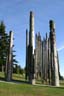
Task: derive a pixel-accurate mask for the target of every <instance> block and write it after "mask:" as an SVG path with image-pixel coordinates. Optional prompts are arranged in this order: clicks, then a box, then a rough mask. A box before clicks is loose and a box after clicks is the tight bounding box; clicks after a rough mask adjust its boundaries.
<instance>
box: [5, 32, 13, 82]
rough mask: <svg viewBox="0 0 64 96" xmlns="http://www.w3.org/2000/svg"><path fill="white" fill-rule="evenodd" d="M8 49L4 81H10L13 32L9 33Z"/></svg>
mask: <svg viewBox="0 0 64 96" xmlns="http://www.w3.org/2000/svg"><path fill="white" fill-rule="evenodd" d="M9 36H10V39H9V48H8V55H7V61H6V80H7V81H10V80H11V79H12V48H13V32H12V31H10V35H9Z"/></svg>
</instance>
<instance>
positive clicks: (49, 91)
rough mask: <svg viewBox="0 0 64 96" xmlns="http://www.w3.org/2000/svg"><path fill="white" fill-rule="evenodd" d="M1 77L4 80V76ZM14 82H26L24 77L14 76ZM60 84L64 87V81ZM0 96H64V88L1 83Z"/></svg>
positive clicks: (0, 74)
mask: <svg viewBox="0 0 64 96" xmlns="http://www.w3.org/2000/svg"><path fill="white" fill-rule="evenodd" d="M0 77H2V78H4V74H3V73H0ZM13 79H14V80H20V81H21V80H24V76H23V75H20V74H13ZM60 84H61V85H62V86H64V81H61V82H60ZM0 96H64V87H63V88H62V87H61V88H60V87H59V88H54V87H46V86H35V85H30V84H25V83H22V82H20V83H19V84H18V83H11V82H0Z"/></svg>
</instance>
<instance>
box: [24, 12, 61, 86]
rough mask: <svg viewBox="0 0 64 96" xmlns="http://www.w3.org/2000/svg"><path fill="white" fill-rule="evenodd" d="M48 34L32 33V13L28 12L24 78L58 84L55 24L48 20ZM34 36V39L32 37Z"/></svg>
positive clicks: (32, 82) (33, 82)
mask: <svg viewBox="0 0 64 96" xmlns="http://www.w3.org/2000/svg"><path fill="white" fill-rule="evenodd" d="M49 27H50V32H49V36H47V33H46V37H45V38H43V40H42V38H41V36H40V33H38V34H36V36H35V34H34V14H33V12H32V11H31V12H30V24H29V32H28V30H26V77H25V78H26V79H27V80H28V81H29V82H30V83H31V84H35V80H37V79H38V78H41V81H42V82H43V83H44V84H49V85H53V86H59V62H58V60H59V59H58V51H57V48H56V34H55V24H54V21H53V20H50V21H49ZM34 38H35V39H34Z"/></svg>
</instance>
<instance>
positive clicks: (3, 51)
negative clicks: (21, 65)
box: [0, 21, 9, 67]
mask: <svg viewBox="0 0 64 96" xmlns="http://www.w3.org/2000/svg"><path fill="white" fill-rule="evenodd" d="M8 41H9V36H8V34H7V33H6V32H5V25H4V23H3V21H1V23H0V65H2V67H3V66H4V65H5V63H6V55H7V50H8V45H9V42H8Z"/></svg>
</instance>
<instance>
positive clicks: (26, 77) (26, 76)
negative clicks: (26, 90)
mask: <svg viewBox="0 0 64 96" xmlns="http://www.w3.org/2000/svg"><path fill="white" fill-rule="evenodd" d="M28 42H29V38H28V30H26V72H25V79H26V80H27V79H28V45H29V44H28Z"/></svg>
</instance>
